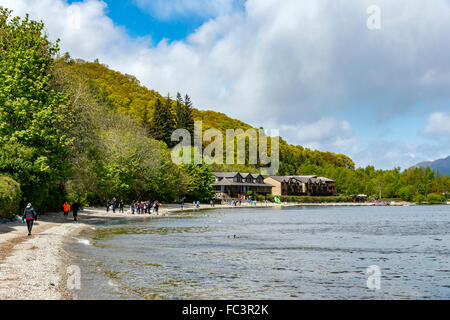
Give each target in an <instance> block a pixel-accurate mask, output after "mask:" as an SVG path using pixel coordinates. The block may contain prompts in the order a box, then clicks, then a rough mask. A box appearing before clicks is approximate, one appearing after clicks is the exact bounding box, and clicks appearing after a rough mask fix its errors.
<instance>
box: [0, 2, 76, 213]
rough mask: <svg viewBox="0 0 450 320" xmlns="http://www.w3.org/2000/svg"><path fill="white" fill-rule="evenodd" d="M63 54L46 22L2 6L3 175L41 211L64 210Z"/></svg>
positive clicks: (66, 118)
mask: <svg viewBox="0 0 450 320" xmlns="http://www.w3.org/2000/svg"><path fill="white" fill-rule="evenodd" d="M57 52H58V45H57V44H53V43H51V42H50V41H49V40H48V39H47V36H46V35H45V33H44V25H43V23H40V22H36V21H33V20H30V19H29V17H28V16H26V17H25V18H24V19H21V18H19V17H15V18H11V12H10V11H8V10H6V9H3V8H1V7H0V172H3V173H6V174H7V175H9V176H11V177H13V178H14V179H15V180H17V181H18V182H19V183H20V185H21V187H22V191H23V193H24V201H32V202H34V205H35V207H36V208H37V209H40V208H42V207H46V208H52V207H55V206H58V205H59V202H60V200H61V197H62V193H63V190H62V189H63V181H64V180H65V177H66V172H67V161H66V159H67V151H68V146H69V145H70V143H71V141H70V139H68V137H67V134H66V133H67V130H68V128H70V127H71V125H72V116H71V114H70V113H69V112H68V109H67V105H66V102H67V97H66V96H65V95H64V94H62V93H59V92H56V91H54V90H51V89H50V80H51V77H52V76H51V73H50V70H51V68H52V64H53V56H54V55H55V54H56V53H57Z"/></svg>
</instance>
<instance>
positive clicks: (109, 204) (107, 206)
mask: <svg viewBox="0 0 450 320" xmlns="http://www.w3.org/2000/svg"><path fill="white" fill-rule="evenodd" d="M110 206H111V203H110V202H109V200H106V212H107V213H108V212H109V207H110Z"/></svg>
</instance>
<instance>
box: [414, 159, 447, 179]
mask: <svg viewBox="0 0 450 320" xmlns="http://www.w3.org/2000/svg"><path fill="white" fill-rule="evenodd" d="M425 167H430V168H431V169H432V170H434V171H439V173H440V174H446V175H448V176H450V156H448V157H447V158H445V159H439V160H435V161H424V162H420V163H418V164H416V165H415V166H413V168H425Z"/></svg>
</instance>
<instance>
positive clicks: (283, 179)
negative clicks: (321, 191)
mask: <svg viewBox="0 0 450 320" xmlns="http://www.w3.org/2000/svg"><path fill="white" fill-rule="evenodd" d="M269 178H272V179H274V180H276V181H278V182H289V180H291V179H295V180H298V181H300V182H302V183H307V182H309V181H310V180H311V182H313V183H320V182H334V180H331V179H328V178H324V177H317V176H314V175H310V176H270V177H269Z"/></svg>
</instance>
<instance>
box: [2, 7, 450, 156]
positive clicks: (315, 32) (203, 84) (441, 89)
mask: <svg viewBox="0 0 450 320" xmlns="http://www.w3.org/2000/svg"><path fill="white" fill-rule="evenodd" d="M136 1H139V2H140V5H141V7H142V6H144V7H145V6H147V7H146V8H147V9H148V10H153V11H154V14H159V15H160V17H174V16H177V15H180V14H183V13H189V12H191V13H192V12H193V11H199V12H201V14H202V15H211V16H216V18H213V19H210V20H209V21H208V22H206V23H205V24H203V25H202V26H201V27H200V28H199V29H198V30H196V31H195V33H193V34H191V35H190V36H189V37H188V38H187V39H186V40H185V41H175V42H167V41H162V42H160V43H159V44H157V45H153V44H151V42H150V39H132V38H130V37H129V36H128V35H127V34H126V33H125V31H124V30H123V29H122V28H120V27H118V26H116V25H114V23H113V21H111V19H109V18H108V17H107V16H106V13H105V9H106V5H105V3H104V2H102V1H99V0H85V1H82V2H76V3H73V4H71V5H69V4H67V2H66V1H63V0H42V1H34V0H0V5H4V6H6V7H9V8H11V9H14V10H15V13H16V14H20V15H23V14H25V13H26V12H29V13H31V16H32V17H33V18H38V19H43V20H44V22H45V23H46V28H47V30H48V32H49V34H50V36H51V37H52V38H53V39H55V38H57V37H60V38H61V39H62V42H61V47H62V51H70V52H71V54H72V56H73V57H80V58H84V59H89V60H93V59H95V58H99V59H100V61H101V62H103V63H106V64H108V65H109V66H111V67H112V68H113V69H116V70H120V71H121V72H124V73H130V74H134V75H136V76H137V77H138V78H139V79H140V80H141V82H142V83H143V84H145V85H146V86H148V87H150V88H154V89H156V90H158V91H160V92H162V93H166V92H171V93H172V94H175V93H176V92H177V91H180V92H182V93H189V94H190V95H191V96H192V98H193V100H194V103H195V104H196V106H197V107H199V108H207V109H214V110H217V111H220V112H224V113H226V114H228V115H230V116H232V117H235V118H239V119H241V120H243V121H246V122H248V123H250V124H252V125H255V126H264V127H265V128H266V129H271V128H274V129H276V128H280V129H281V131H280V133H281V135H282V136H283V137H285V138H287V140H288V141H289V142H290V143H293V144H300V143H304V144H306V145H309V146H317V147H318V148H321V149H323V150H327V149H329V150H332V151H337V152H343V151H341V150H346V149H347V150H349V151H348V152H349V153H350V156H354V157H356V158H358V157H359V158H358V159H361V161H358V159H356V160H357V162H359V163H362V164H365V163H364V161H365V160H364V161H363V160H362V159H367V161H368V162H367V163H371V162H372V161H370V159H369V158H366V157H364V154H363V153H362V151H361V150H363V149H362V147H361V146H360V145H358V144H357V142H356V140H355V138H354V135H353V133H351V128H350V125H351V126H353V127H356V126H357V125H358V126H359V127H360V130H361V127H364V118H361V120H360V122H359V123H355V122H352V123H351V124H350V123H349V122H347V121H343V120H338V119H337V118H343V117H344V114H349V113H352V114H356V115H358V114H363V115H367V114H371V115H374V116H377V117H380V119H381V122H380V126H383V122H382V119H383V117H390V116H392V115H399V114H402V113H405V112H408V111H409V110H411V109H410V108H412V107H413V106H414V105H417V103H420V102H423V101H425V102H433V101H437V100H441V101H442V100H446V99H447V100H448V99H449V98H450V91H449V90H448V88H449V86H450V60H449V59H448V52H450V42H448V41H445V39H448V38H450V23H449V21H450V3H449V1H447V0H435V1H434V2H433V5H432V6H431V5H429V3H427V2H424V1H420V0H397V1H389V0H379V1H378V3H377V5H378V6H379V7H380V8H381V17H382V24H381V30H368V29H367V27H366V19H367V18H368V15H367V13H366V9H367V7H368V6H369V5H371V4H372V1H371V0H370V1H369V0H361V1H346V0H314V1H313V0H310V1H297V0H284V1H276V0H248V1H247V2H246V3H245V10H244V11H241V12H239V11H235V10H232V7H233V3H235V2H233V1H231V0H230V1H226V0H222V1H219V2H213V1H206V0H203V1H175V3H174V2H169V1H156V0H155V1H150V0H149V1H144V0H136ZM170 3H172V4H170ZM216 4H219V5H216ZM220 4H221V5H220ZM428 105H433V104H432V103H429V104H428ZM432 111H433V110H430V112H432ZM333 118H334V119H335V120H330V119H333ZM327 119H328V120H327ZM434 122H435V120H433V123H434ZM308 123H313V124H317V128H319V126H320V125H322V126H323V128H325V129H327V130H328V129H329V128H332V129H330V130H328V132H327V131H326V130H325V132H322V131H321V130H319V129H316V128H311V129H315V130H310V132H309V133H303V135H299V134H298V133H297V131H296V129H295V128H301V127H302V126H304V124H308ZM292 128H294V129H292ZM427 128H428V127H427ZM333 130H338V132H339V134H338V135H337V136H333V135H332V134H330V133H329V132H332V131H333ZM418 130H420V129H417V131H418ZM441 130H442V129H441ZM424 132H425V133H426V132H429V129H425V130H424ZM430 132H431V131H430ZM402 150H403V149H402ZM404 151H405V152H406V155H407V154H408V153H410V152H412V151H410V150H409V148H404ZM375 156H376V155H374V157H375ZM392 157H397V159H399V161H400V160H401V159H403V156H402V155H400V154H397V155H395V154H392ZM394 162H395V161H394Z"/></svg>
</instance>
